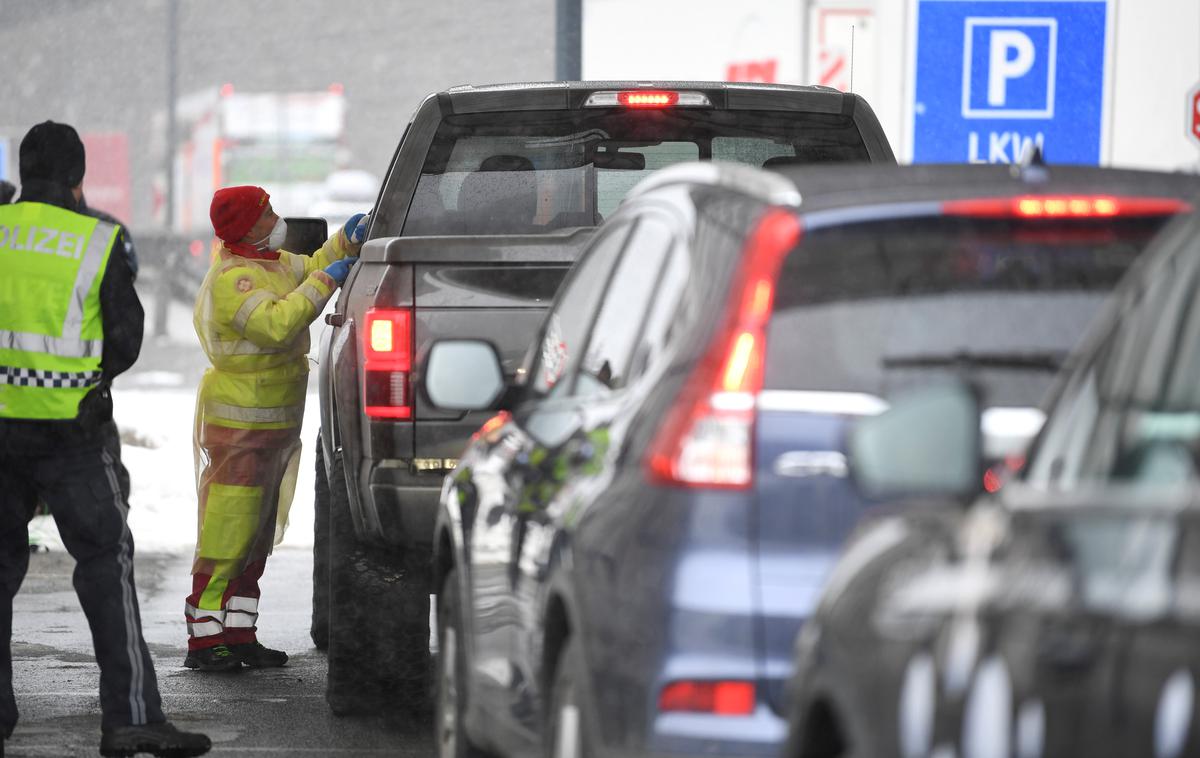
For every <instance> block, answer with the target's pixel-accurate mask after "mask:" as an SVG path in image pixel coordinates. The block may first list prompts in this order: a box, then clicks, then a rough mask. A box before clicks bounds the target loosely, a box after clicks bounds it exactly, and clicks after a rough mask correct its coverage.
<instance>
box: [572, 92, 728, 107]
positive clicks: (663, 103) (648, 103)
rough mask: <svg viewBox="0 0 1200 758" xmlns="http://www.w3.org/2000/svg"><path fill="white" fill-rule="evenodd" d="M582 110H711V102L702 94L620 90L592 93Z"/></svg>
mask: <svg viewBox="0 0 1200 758" xmlns="http://www.w3.org/2000/svg"><path fill="white" fill-rule="evenodd" d="M583 107H584V108H613V107H617V108H633V109H645V108H649V109H657V108H711V107H712V101H711V100H709V98H708V95H706V94H704V93H703V92H678V91H673V90H622V91H616V90H612V91H608V92H593V93H592V94H590V95H588V98H587V100H585V101H584V103H583Z"/></svg>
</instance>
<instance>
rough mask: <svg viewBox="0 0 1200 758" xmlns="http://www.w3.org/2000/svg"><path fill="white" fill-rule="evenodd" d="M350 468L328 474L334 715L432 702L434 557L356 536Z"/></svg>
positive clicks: (419, 710) (416, 710)
mask: <svg viewBox="0 0 1200 758" xmlns="http://www.w3.org/2000/svg"><path fill="white" fill-rule="evenodd" d="M345 485H346V481H345V470H344V468H343V467H342V461H341V455H340V454H336V453H335V457H334V460H333V465H332V466H331V467H330V475H329V491H330V498H329V540H328V541H329V554H328V555H329V650H328V659H329V673H328V675H327V679H326V687H325V700H326V702H327V703H328V704H329V708H330V710H332V711H333V712H334V714H336V715H339V716H341V715H347V714H351V713H370V712H379V711H385V710H386V711H391V710H392V709H393V708H398V709H399V710H401V711H404V712H407V713H409V714H414V715H423V714H425V713H426V712H427V711H428V709H429V706H430V702H431V701H430V674H431V672H430V668H431V660H430V655H429V581H430V580H429V570H428V566H429V559H428V557H424V558H422V557H421V556H418V555H413V556H409V557H408V560H405V557H404V556H402V554H401V553H400V552H399V551H397V550H395V549H387V548H381V547H376V546H373V545H366V544H363V543H361V542H359V541H358V539H357V537H356V536H355V533H354V525H353V522H352V521H351V518H350V503H349V497H348V495H347V491H346V486H345Z"/></svg>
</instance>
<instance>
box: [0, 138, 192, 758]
mask: <svg viewBox="0 0 1200 758" xmlns="http://www.w3.org/2000/svg"><path fill="white" fill-rule="evenodd" d="M83 173H84V149H83V143H82V142H81V141H80V140H79V135H78V134H77V133H76V132H75V130H74V129H73V128H71V127H70V126H68V125H66V124H57V123H54V122H52V121H46V122H43V123H41V124H38V125H37V126H35V127H33V128H32V129H30V130H29V133H28V134H26V135H25V138H24V139H23V140H22V141H21V147H20V177H21V196H20V198H19V199H18V201H17V202H16V203H14V204H11V205H5V206H0V271H3V272H4V274H3V276H0V635H3V643H4V644H3V645H2V646H0V677H3V679H2V681H0V736H2V737H3V738H5V739H7V738H8V737H9V736H10V735H11V734H12V730H13V727H14V726H15V725H16V723H17V706H16V701H15V699H14V696H13V689H12V658H11V651H10V642H11V639H12V599H13V596H14V595H15V594H16V592H17V589H18V588H19V587H20V585H21V581H22V579H23V578H24V576H25V571H26V569H27V568H28V565H29V547H28V544H27V539H28V537H27V528H26V525H27V524H28V522H29V519H30V518H31V516H32V515H33V512H34V508H35V507H36V505H37V503H38V501H39V500H40V501H42V502H44V503H46V504H47V505H48V506H49V507H50V512H51V513H52V514H53V515H54V519H55V521H56V522H57V524H58V529H59V532H60V533H61V535H62V539H63V543H64V544H65V546H66V548H67V550H68V551H69V552H70V553H71V555H72V557H74V558H75V561H76V566H75V575H74V584H75V591H76V593H77V594H78V595H79V601H80V604H81V605H82V606H83V611H84V613H85V614H86V615H87V620H88V624H89V625H90V627H91V630H92V641H93V644H94V647H95V652H96V661H97V663H98V664H99V665H100V708H101V712H102V715H101V720H100V727H101V731H102V735H101V739H100V754H101V755H106V756H110V755H112V756H115V755H121V756H125V755H133V754H134V753H137V752H148V753H152V754H154V755H172V756H194V755H202V754H203V753H206V752H208V749H209V747H210V743H209V739H208V737H206V736H204V735H202V734H192V733H188V732H181V731H179V730H178V729H176V728H175V727H174V726H172V725H171V724H170V723H169V722H168V721H167V720H166V718H165V717H164V716H163V712H162V706H161V702H160V698H159V692H158V682H157V680H156V678H155V674H154V664H153V662H152V661H151V660H150V653H149V651H148V650H147V648H146V642H145V640H144V639H143V638H142V622H141V617H140V614H139V611H138V600H137V590H136V588H135V586H134V578H133V537H132V535H131V534H130V532H129V527H128V526H127V524H126V514H127V512H128V509H129V504H128V498H129V474H128V472H127V471H126V470H125V467H124V466H122V465H121V447H120V440H119V438H118V436H117V428H116V425H115V424H114V423H113V419H112V398H111V396H110V394H109V385H110V384H111V382H112V380H113V377H115V376H116V375H117V374H120V373H121V372H122V371H125V370H126V369H128V368H129V367H130V366H131V365H132V364H133V362H134V361H135V360H136V359H137V356H138V352H139V350H140V349H141V344H142V317H143V313H142V305H141V303H140V302H139V301H138V297H137V293H136V292H135V291H134V289H133V280H132V276H131V274H130V271H129V266H128V263H127V261H126V259H125V256H124V255H123V254H122V251H123V245H124V240H123V238H122V230H121V228H120V227H119V226H115V225H112V224H107V223H105V222H102V221H99V220H98V219H95V218H91V217H88V216H84V215H81V214H79V213H77V212H75V209H76V207H77V202H78V199H79V197H80V195H81V185H82V182H83Z"/></svg>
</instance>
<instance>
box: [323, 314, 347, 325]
mask: <svg viewBox="0 0 1200 758" xmlns="http://www.w3.org/2000/svg"><path fill="white" fill-rule="evenodd" d="M325 323H326V324H329V325H330V326H341V325H342V324H344V323H346V314H344V313H326V314H325Z"/></svg>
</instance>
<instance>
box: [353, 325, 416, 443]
mask: <svg viewBox="0 0 1200 758" xmlns="http://www.w3.org/2000/svg"><path fill="white" fill-rule="evenodd" d="M362 354H363V405H364V407H365V408H366V412H367V416H368V417H370V418H393V419H410V418H412V411H413V407H412V397H411V393H410V392H409V373H410V372H411V371H412V311H411V310H409V309H407V308H370V309H368V310H367V316H366V324H365V328H364V329H363V353H362Z"/></svg>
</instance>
